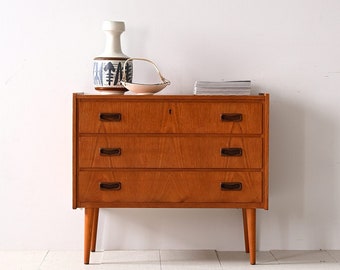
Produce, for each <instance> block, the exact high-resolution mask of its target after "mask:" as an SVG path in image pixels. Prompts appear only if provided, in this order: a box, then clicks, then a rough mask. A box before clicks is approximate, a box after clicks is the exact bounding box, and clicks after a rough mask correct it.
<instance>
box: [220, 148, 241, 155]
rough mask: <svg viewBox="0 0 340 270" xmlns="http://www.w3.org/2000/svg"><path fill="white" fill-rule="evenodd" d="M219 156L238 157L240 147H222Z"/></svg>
mask: <svg viewBox="0 0 340 270" xmlns="http://www.w3.org/2000/svg"><path fill="white" fill-rule="evenodd" d="M221 156H227V157H240V156H242V148H222V149H221Z"/></svg>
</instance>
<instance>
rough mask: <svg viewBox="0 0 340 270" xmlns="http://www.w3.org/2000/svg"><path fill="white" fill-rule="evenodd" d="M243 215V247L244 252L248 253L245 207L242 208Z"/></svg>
mask: <svg viewBox="0 0 340 270" xmlns="http://www.w3.org/2000/svg"><path fill="white" fill-rule="evenodd" d="M242 216H243V231H244V247H245V251H246V253H249V238H248V223H247V213H246V209H245V208H243V209H242Z"/></svg>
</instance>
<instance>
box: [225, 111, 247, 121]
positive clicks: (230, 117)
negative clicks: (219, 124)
mask: <svg viewBox="0 0 340 270" xmlns="http://www.w3.org/2000/svg"><path fill="white" fill-rule="evenodd" d="M242 118H243V117H242V113H222V114H221V120H222V121H223V122H240V121H242Z"/></svg>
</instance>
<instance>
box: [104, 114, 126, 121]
mask: <svg viewBox="0 0 340 270" xmlns="http://www.w3.org/2000/svg"><path fill="white" fill-rule="evenodd" d="M99 119H100V121H107V122H119V121H120V120H122V115H121V114H120V113H100V115H99Z"/></svg>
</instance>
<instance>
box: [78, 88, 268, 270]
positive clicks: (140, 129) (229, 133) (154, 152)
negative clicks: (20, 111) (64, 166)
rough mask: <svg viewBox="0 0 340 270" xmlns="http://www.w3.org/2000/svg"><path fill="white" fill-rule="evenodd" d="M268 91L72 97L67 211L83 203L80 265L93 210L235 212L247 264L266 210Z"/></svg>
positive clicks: (91, 234)
mask: <svg viewBox="0 0 340 270" xmlns="http://www.w3.org/2000/svg"><path fill="white" fill-rule="evenodd" d="M268 118H269V95H268V94H261V95H257V96H184V95H179V96H161V95H155V96H132V95H131V96H128V95H127V96H100V95H85V94H74V95H73V208H85V235H84V238H85V239H84V262H85V263H86V264H87V263H89V259H90V251H94V250H95V245H96V234H97V223H98V215H99V209H100V208H107V207H110V208H111V207H112V208H113V207H133V208H136V207H139V208H143V207H144V208H145V207H157V208H159V207H164V208H184V207H185V208H242V211H243V224H244V236H245V250H246V252H249V253H250V263H251V264H255V261H256V252H255V250H256V244H255V234H256V208H263V209H268V147H269V146H268V125H269V119H268Z"/></svg>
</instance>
